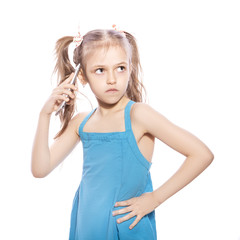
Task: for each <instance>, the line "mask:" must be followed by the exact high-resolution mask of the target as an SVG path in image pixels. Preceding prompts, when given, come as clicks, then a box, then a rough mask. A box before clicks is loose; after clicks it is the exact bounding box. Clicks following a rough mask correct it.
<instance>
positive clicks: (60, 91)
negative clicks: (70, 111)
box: [53, 88, 75, 98]
mask: <svg viewBox="0 0 240 240" xmlns="http://www.w3.org/2000/svg"><path fill="white" fill-rule="evenodd" d="M53 93H54V94H56V95H62V94H66V95H68V96H69V97H71V98H74V97H75V94H74V93H73V92H71V91H70V90H68V89H64V88H56V89H54V91H53Z"/></svg>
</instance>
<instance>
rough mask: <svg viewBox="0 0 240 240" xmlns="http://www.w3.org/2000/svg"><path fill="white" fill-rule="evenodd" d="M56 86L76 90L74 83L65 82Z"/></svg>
mask: <svg viewBox="0 0 240 240" xmlns="http://www.w3.org/2000/svg"><path fill="white" fill-rule="evenodd" d="M58 87H60V88H66V89H69V88H70V89H72V90H73V91H76V90H77V87H76V86H75V85H74V84H70V83H66V84H61V85H59V86H58Z"/></svg>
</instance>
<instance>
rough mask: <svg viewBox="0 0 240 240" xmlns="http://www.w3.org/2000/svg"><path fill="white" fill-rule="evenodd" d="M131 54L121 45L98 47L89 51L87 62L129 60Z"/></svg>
mask: <svg viewBox="0 0 240 240" xmlns="http://www.w3.org/2000/svg"><path fill="white" fill-rule="evenodd" d="M128 60H129V56H128V54H127V52H126V50H125V49H124V48H122V47H121V46H118V45H116V46H108V47H97V48H94V49H92V50H90V51H89V53H88V54H87V64H89V65H92V64H94V65H95V64H101V65H104V63H105V64H108V63H115V62H123V61H126V62H128Z"/></svg>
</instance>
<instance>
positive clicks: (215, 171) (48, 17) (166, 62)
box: [0, 0, 240, 240]
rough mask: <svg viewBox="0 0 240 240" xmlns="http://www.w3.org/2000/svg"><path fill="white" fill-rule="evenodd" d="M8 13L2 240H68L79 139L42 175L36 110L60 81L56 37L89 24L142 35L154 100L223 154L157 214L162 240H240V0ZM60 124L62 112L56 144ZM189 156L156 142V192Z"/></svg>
mask: <svg viewBox="0 0 240 240" xmlns="http://www.w3.org/2000/svg"><path fill="white" fill-rule="evenodd" d="M0 11H1V12H0V27H1V28H0V29H1V38H0V41H1V44H0V53H1V59H0V61H1V65H0V67H1V94H0V96H1V118H0V119H1V124H0V128H1V129H0V130H1V132H0V137H1V157H0V159H1V165H0V186H1V187H0V190H1V198H0V239H5V240H8V239H27V240H29V239H31V240H32V239H34V240H40V239H41V240H42V239H44V240H50V239H51V240H52V239H58V240H64V239H67V238H68V232H69V224H70V211H71V207H72V200H73V197H74V194H75V191H76V189H77V187H78V184H79V182H80V180H81V171H82V155H81V154H82V149H81V143H80V144H79V145H78V146H77V147H76V149H75V150H74V151H73V152H72V153H71V154H70V155H69V157H68V158H67V159H66V160H65V161H64V163H63V164H62V165H61V166H59V167H58V168H57V169H55V170H54V171H53V172H52V173H51V174H50V175H49V176H47V177H46V178H44V179H35V178H33V176H32V175H31V172H30V161H31V148H32V143H33V138H34V134H35V130H36V126H37V119H38V114H39V111H40V109H41V107H42V105H43V103H44V102H45V101H46V99H47V97H48V96H49V94H50V93H51V90H52V88H53V87H54V86H55V83H54V79H53V80H51V74H52V70H53V67H54V56H53V49H54V45H55V42H56V40H57V39H58V38H60V37H62V36H65V35H75V34H76V33H77V26H78V23H79V22H80V26H81V31H82V33H83V34H84V33H86V32H87V31H89V30H92V29H96V28H111V26H112V24H114V23H115V24H117V25H118V26H119V27H120V28H121V29H123V30H126V31H128V32H130V33H132V34H133V35H134V36H135V37H136V38H137V41H138V45H139V50H140V56H141V60H142V66H143V70H144V84H145V86H146V89H147V92H148V103H149V104H150V105H151V106H152V107H153V108H155V109H156V110H157V111H159V112H160V113H162V114H163V115H164V116H166V117H167V118H168V119H169V120H171V121H172V122H173V123H175V124H177V125H178V126H180V127H182V128H184V129H186V130H188V131H190V132H191V133H193V134H194V135H196V136H197V137H198V138H200V139H201V140H202V141H203V142H204V143H205V144H206V145H207V146H208V147H209V148H210V149H211V150H212V152H213V153H214V156H215V159H214V161H213V163H212V164H211V165H210V166H209V168H207V170H206V171H204V172H203V173H202V174H201V175H200V176H199V177H198V178H197V179H195V180H194V181H193V182H192V183H191V184H189V185H188V186H187V187H185V188H184V189H183V190H181V191H180V192H179V193H177V194H176V195H174V196H173V197H171V198H170V199H168V200H167V201H166V202H165V203H163V204H162V205H161V206H159V207H158V208H157V209H156V222H157V233H158V239H161V240H173V239H174V240H175V239H180V240H193V239H194V240H203V239H204V240H213V239H214V240H215V239H218V240H230V239H231V240H239V239H240V217H239V216H240V207H239V202H240V196H239V183H240V174H239V167H240V164H239V156H240V154H239V134H240V127H239V122H240V114H239V103H240V97H239V77H240V71H239V70H240V68H239V66H240V65H239V64H240V57H239V56H240V44H239V42H240V33H239V27H240V26H239V25H240V15H239V12H240V6H239V1H233V0H225V1H222V0H218V1H217V0H202V1H191V0H183V1H176V0H174V1H125V0H122V1H110V0H109V1H107V0H102V1H97V0H94V1H86V0H85V1H73V0H68V1H56V0H55V1H30V0H23V1H16V0H14V1H8V2H7V1H5V2H4V3H3V2H2V3H1V6H0ZM85 91H86V92H87V91H88V89H86V90H85ZM89 97H90V99H91V101H92V103H93V105H94V106H95V104H96V102H95V101H94V99H93V98H92V96H91V95H89ZM79 102H80V101H79ZM81 103H82V104H81ZM83 103H84V104H83ZM79 105H80V106H79V108H80V107H81V106H84V107H85V108H86V109H87V110H91V106H90V105H89V104H88V103H87V102H86V101H85V102H84V101H82V100H81V102H80V104H79ZM58 124H59V122H58V120H57V119H56V118H54V117H53V118H52V123H51V130H50V142H51V141H52V138H53V136H54V134H55V133H56V132H57V130H58V127H59V125H58ZM184 159H185V157H184V156H183V155H180V154H179V153H178V152H175V151H174V150H172V149H171V148H169V147H168V146H166V145H165V144H163V143H162V142H160V141H158V140H156V146H155V153H154V156H153V164H152V167H151V175H152V181H153V187H154V189H156V188H157V187H159V186H160V185H161V184H162V183H163V182H164V181H166V180H167V179H168V178H169V177H170V176H171V175H172V174H173V173H174V172H175V171H176V170H177V169H178V167H179V166H180V165H181V163H182V162H183V160H184ZM99 211H101V209H99ZM93 229H94V226H93Z"/></svg>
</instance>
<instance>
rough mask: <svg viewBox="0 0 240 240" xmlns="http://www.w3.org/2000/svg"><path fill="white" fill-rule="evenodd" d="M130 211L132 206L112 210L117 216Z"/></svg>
mask: <svg viewBox="0 0 240 240" xmlns="http://www.w3.org/2000/svg"><path fill="white" fill-rule="evenodd" d="M130 211H132V206H129V207H125V208H122V209H119V210H116V211H113V212H112V215H113V216H116V215H119V214H123V213H127V212H130Z"/></svg>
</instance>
